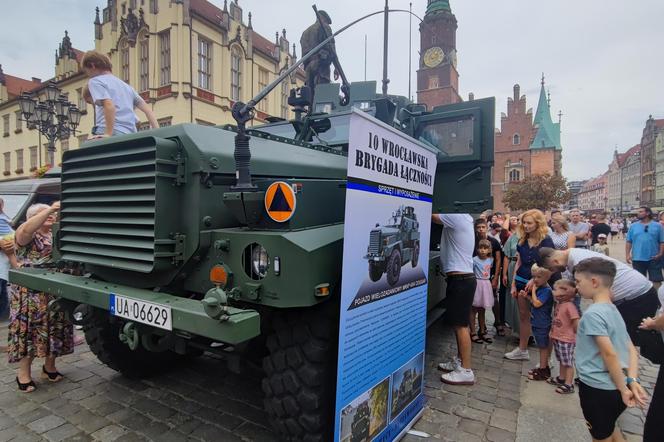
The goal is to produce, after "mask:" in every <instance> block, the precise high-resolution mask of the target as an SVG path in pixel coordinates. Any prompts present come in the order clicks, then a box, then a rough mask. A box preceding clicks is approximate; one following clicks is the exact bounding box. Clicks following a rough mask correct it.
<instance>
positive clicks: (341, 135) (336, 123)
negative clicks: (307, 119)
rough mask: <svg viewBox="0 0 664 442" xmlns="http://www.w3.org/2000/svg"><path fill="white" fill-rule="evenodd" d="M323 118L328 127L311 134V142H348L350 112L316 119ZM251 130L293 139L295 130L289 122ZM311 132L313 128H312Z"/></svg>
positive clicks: (320, 118) (320, 117)
mask: <svg viewBox="0 0 664 442" xmlns="http://www.w3.org/2000/svg"><path fill="white" fill-rule="evenodd" d="M323 118H326V119H329V120H330V128H329V129H327V130H324V131H315V133H312V134H311V140H310V141H312V142H314V143H316V142H322V143H324V144H345V143H348V125H349V124H350V114H348V113H346V114H343V115H336V116H331V117H322V116H319V117H317V118H316V121H320V120H322V119H323ZM252 130H259V131H261V132H265V133H268V134H271V135H277V136H279V137H284V138H291V139H295V137H296V135H297V134H296V132H295V128H294V127H293V125H292V124H291V123H289V122H284V123H278V124H270V125H265V126H258V127H254V128H252ZM312 132H313V129H312Z"/></svg>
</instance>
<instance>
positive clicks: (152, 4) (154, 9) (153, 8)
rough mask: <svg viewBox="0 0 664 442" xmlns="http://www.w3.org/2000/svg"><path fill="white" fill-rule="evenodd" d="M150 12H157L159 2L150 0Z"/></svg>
mask: <svg viewBox="0 0 664 442" xmlns="http://www.w3.org/2000/svg"><path fill="white" fill-rule="evenodd" d="M150 13H151V14H157V13H159V2H158V1H157V0H150Z"/></svg>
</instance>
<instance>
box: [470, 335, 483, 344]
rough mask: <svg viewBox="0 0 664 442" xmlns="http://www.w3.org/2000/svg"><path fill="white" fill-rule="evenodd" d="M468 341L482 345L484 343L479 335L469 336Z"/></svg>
mask: <svg viewBox="0 0 664 442" xmlns="http://www.w3.org/2000/svg"><path fill="white" fill-rule="evenodd" d="M470 340H471V341H473V342H474V343H475V344H483V343H484V339H482V338H481V337H480V336H479V335H476V334H475V333H473V334H472V335H470Z"/></svg>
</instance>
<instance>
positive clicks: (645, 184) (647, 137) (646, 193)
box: [641, 115, 664, 207]
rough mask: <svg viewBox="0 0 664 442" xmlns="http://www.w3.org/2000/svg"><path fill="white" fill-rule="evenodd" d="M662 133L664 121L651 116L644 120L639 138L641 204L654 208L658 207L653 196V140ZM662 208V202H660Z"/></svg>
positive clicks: (654, 184) (655, 184)
mask: <svg viewBox="0 0 664 442" xmlns="http://www.w3.org/2000/svg"><path fill="white" fill-rule="evenodd" d="M662 131H664V119H659V120H656V119H654V118H653V117H652V115H651V116H650V117H649V118H648V119H647V120H646V125H645V127H644V128H643V135H642V137H641V174H642V178H641V204H643V205H646V206H650V207H654V206H656V205H658V201H657V198H656V194H655V188H656V187H657V182H656V178H657V177H656V170H655V138H656V137H657V135H658V134H659V133H660V132H662ZM662 205H663V206H664V201H662Z"/></svg>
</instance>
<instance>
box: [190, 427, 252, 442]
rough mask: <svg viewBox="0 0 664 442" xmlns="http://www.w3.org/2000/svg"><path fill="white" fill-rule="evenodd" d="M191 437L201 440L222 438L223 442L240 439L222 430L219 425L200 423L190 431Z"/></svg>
mask: <svg viewBox="0 0 664 442" xmlns="http://www.w3.org/2000/svg"><path fill="white" fill-rule="evenodd" d="M191 435H192V436H193V437H198V438H200V439H203V440H223V441H224V442H226V441H229V442H232V441H241V440H242V439H240V438H239V437H237V436H235V435H234V434H232V433H230V432H228V431H225V430H222V429H220V428H219V427H216V426H214V425H211V424H203V425H200V426H199V427H198V428H196V429H195V430H194V432H193V433H191Z"/></svg>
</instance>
